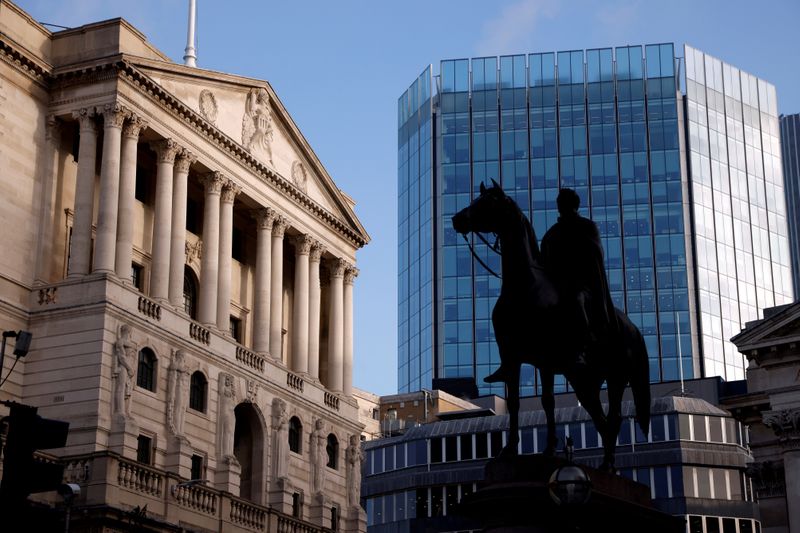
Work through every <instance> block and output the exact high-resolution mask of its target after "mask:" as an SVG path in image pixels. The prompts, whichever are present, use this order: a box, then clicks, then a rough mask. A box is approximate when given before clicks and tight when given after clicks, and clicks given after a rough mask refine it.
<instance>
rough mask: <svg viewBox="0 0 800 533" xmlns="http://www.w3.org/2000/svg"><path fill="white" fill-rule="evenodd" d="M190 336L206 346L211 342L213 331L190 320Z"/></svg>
mask: <svg viewBox="0 0 800 533" xmlns="http://www.w3.org/2000/svg"><path fill="white" fill-rule="evenodd" d="M189 336H190V337H191V338H193V339H194V340H196V341H197V342H200V343H202V344H205V345H206V346H208V345H209V344H211V331H209V330H208V328H205V327H203V326H201V325H200V324H198V323H197V322H189Z"/></svg>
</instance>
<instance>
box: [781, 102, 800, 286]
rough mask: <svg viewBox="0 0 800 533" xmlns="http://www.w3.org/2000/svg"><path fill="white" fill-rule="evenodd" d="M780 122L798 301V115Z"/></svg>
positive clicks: (799, 225) (799, 256) (799, 248)
mask: <svg viewBox="0 0 800 533" xmlns="http://www.w3.org/2000/svg"><path fill="white" fill-rule="evenodd" d="M780 120H781V149H782V154H783V179H784V183H785V184H786V215H787V219H788V221H789V247H790V248H791V255H792V281H793V282H794V299H795V300H800V113H795V114H794V115H781V117H780Z"/></svg>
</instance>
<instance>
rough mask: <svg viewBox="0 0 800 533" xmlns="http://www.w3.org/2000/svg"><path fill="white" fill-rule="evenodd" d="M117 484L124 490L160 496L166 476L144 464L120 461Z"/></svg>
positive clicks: (125, 460)
mask: <svg viewBox="0 0 800 533" xmlns="http://www.w3.org/2000/svg"><path fill="white" fill-rule="evenodd" d="M118 468H119V470H118V474H117V483H119V486H120V487H122V488H126V489H128V490H132V491H134V492H141V493H143V494H150V495H153V496H160V495H161V491H162V489H163V487H164V475H163V474H161V473H159V472H158V471H156V470H155V469H152V468H149V467H146V466H144V465H142V464H139V463H135V462H132V461H128V460H127V459H120V460H119V464H118Z"/></svg>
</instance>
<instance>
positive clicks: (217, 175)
mask: <svg viewBox="0 0 800 533" xmlns="http://www.w3.org/2000/svg"><path fill="white" fill-rule="evenodd" d="M200 183H202V184H203V186H204V187H205V189H206V194H219V193H220V192H222V185H223V184H224V183H225V177H224V176H223V175H222V172H219V171H218V170H215V171H213V172H208V173H207V174H203V175H202V176H200Z"/></svg>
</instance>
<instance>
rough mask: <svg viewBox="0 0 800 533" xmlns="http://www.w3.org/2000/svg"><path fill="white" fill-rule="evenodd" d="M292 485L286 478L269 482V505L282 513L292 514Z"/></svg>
mask: <svg viewBox="0 0 800 533" xmlns="http://www.w3.org/2000/svg"><path fill="white" fill-rule="evenodd" d="M293 493H294V485H292V482H291V481H289V480H288V479H287V478H283V477H282V478H278V479H276V480H274V481H273V482H272V483H271V484H270V488H269V506H270V507H272V508H273V509H275V510H276V511H279V512H281V513H283V514H286V515H289V516H291V515H292V494H293Z"/></svg>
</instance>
